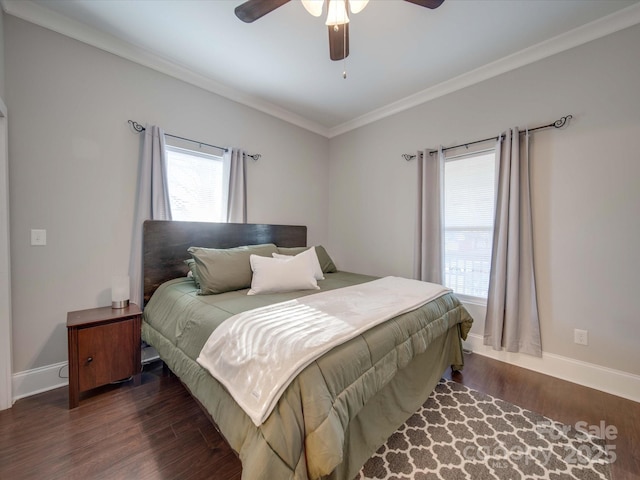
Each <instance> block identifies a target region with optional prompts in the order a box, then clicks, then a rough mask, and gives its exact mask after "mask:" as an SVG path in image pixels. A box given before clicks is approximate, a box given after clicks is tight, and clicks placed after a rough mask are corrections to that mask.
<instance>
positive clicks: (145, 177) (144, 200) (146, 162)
mask: <svg viewBox="0 0 640 480" xmlns="http://www.w3.org/2000/svg"><path fill="white" fill-rule="evenodd" d="M142 136H143V143H142V155H141V156H140V164H139V168H138V198H137V202H136V210H135V215H134V225H133V243H132V244H131V257H130V261H129V277H130V281H131V292H130V299H131V301H132V302H134V303H136V304H138V305H139V306H141V307H142V301H143V292H144V290H143V271H142V224H143V222H144V221H145V220H171V207H170V205H169V192H168V188H167V165H166V161H167V160H166V150H165V139H164V131H163V130H162V129H161V128H159V127H156V126H147V127H146V129H145V131H144V132H143V133H142Z"/></svg>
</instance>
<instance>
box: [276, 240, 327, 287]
mask: <svg viewBox="0 0 640 480" xmlns="http://www.w3.org/2000/svg"><path fill="white" fill-rule="evenodd" d="M271 255H272V256H273V258H279V259H281V260H288V259H291V258H294V256H293V255H282V254H281V253H275V252H274V253H272V254H271ZM296 257H305V258H307V259H308V260H307V261H308V262H309V264H310V265H311V268H313V276H314V277H316V280H324V275H323V274H322V267H321V266H320V261H319V260H318V254H317V253H316V247H311V248H309V249H308V250H305V251H304V252H301V253H299V254H298V255H296Z"/></svg>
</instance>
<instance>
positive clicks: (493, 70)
mask: <svg viewBox="0 0 640 480" xmlns="http://www.w3.org/2000/svg"><path fill="white" fill-rule="evenodd" d="M638 23H640V3H636V4H634V5H631V6H629V7H626V8H623V9H622V10H619V11H617V12H615V13H612V14H610V15H607V16H606V17H602V18H600V19H598V20H594V21H593V22H590V23H587V24H585V25H582V26H581V27H578V28H575V29H573V30H570V31H568V32H565V33H563V34H561V35H558V36H556V37H552V38H550V39H548V40H545V41H543V42H540V43H538V44H536V45H533V46H531V47H528V48H525V49H524V50H520V51H518V52H516V53H513V54H511V55H508V56H506V57H503V58H501V59H499V60H496V61H495V62H491V63H488V64H486V65H483V66H482V67H479V68H476V69H475V70H471V71H470V72H467V73H463V74H462V75H458V76H457V77H454V78H452V79H450V80H446V81H444V82H442V83H439V84H437V85H434V86H433V87H429V88H427V89H425V90H422V91H421V92H418V93H416V94H414V95H410V96H408V97H405V98H403V99H401V100H398V101H397V102H393V103H390V104H389V105H385V106H384V107H381V108H378V109H375V110H372V111H371V112H369V113H366V114H364V115H361V116H360V117H358V118H354V119H353V120H350V121H348V122H345V123H343V124H341V125H338V126H336V127H333V128H330V129H329V138H333V137H336V136H338V135H342V134H343V133H347V132H349V131H351V130H355V129H356V128H359V127H362V126H364V125H367V124H369V123H373V122H376V121H378V120H381V119H383V118H386V117H389V116H391V115H395V114H396V113H400V112H403V111H405V110H408V109H410V108H413V107H416V106H418V105H421V104H423V103H425V102H428V101H430V100H433V99H435V98H438V97H442V96H444V95H447V94H449V93H452V92H455V91H457V90H461V89H463V88H466V87H469V86H471V85H474V84H476V83H480V82H482V81H484V80H488V79H490V78H493V77H496V76H498V75H501V74H503V73H506V72H509V71H511V70H515V69H517V68H520V67H523V66H525V65H528V64H530V63H534V62H537V61H538V60H542V59H544V58H547V57H550V56H552V55H555V54H557V53H560V52H564V51H565V50H569V49H571V48H574V47H577V46H579V45H582V44H585V43H587V42H590V41H592V40H596V39H598V38H601V37H604V36H606V35H610V34H612V33H615V32H617V31H619V30H623V29H625V28H628V27H632V26H633V25H636V24H638Z"/></svg>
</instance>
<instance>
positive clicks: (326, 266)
mask: <svg viewBox="0 0 640 480" xmlns="http://www.w3.org/2000/svg"><path fill="white" fill-rule="evenodd" d="M309 248H311V247H278V253H281V254H282V255H297V254H299V253H302V252H304V251H305V250H308V249H309ZM315 248H316V255H317V256H318V262H320V268H322V273H334V272H337V271H338V269H337V268H336V265H335V264H334V263H333V260H331V257H330V256H329V254H328V253H327V251H326V250H325V248H324V247H323V246H322V245H316V247H315Z"/></svg>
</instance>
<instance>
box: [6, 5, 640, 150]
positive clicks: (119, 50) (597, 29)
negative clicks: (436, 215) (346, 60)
mask: <svg viewBox="0 0 640 480" xmlns="http://www.w3.org/2000/svg"><path fill="white" fill-rule="evenodd" d="M0 5H2V8H3V10H4V11H5V12H6V13H8V14H9V15H13V16H15V17H18V18H21V19H23V20H26V21H28V22H31V23H34V24H36V25H39V26H41V27H44V28H47V29H49V30H53V31H54V32H57V33H60V34H62V35H65V36H67V37H70V38H73V39H75V40H78V41H81V42H83V43H86V44H88V45H91V46H94V47H96V48H99V49H101V50H104V51H106V52H109V53H112V54H114V55H117V56H119V57H122V58H125V59H127V60H130V61H132V62H135V63H138V64H140V65H143V66H145V67H148V68H151V69H153V70H156V71H158V72H161V73H164V74H166V75H169V76H172V77H174V78H177V79H179V80H182V81H184V82H187V83H190V84H192V85H195V86H197V87H200V88H202V89H204V90H207V91H209V92H211V93H215V94H216V95H220V96H222V97H225V98H228V99H229V100H233V101H235V102H238V103H240V104H243V105H246V106H248V107H251V108H254V109H256V110H258V111H260V112H263V113H266V114H268V115H271V116H273V117H276V118H279V119H280V120H284V121H285V122H288V123H291V124H293V125H296V126H298V127H300V128H303V129H305V130H309V131H311V132H313V133H316V134H318V135H321V136H324V137H327V138H333V137H336V136H338V135H342V134H344V133H347V132H349V131H351V130H355V129H357V128H360V127H362V126H365V125H368V124H370V123H373V122H376V121H378V120H381V119H383V118H386V117H389V116H391V115H395V114H397V113H400V112H403V111H405V110H408V109H410V108H413V107H416V106H418V105H421V104H423V103H425V102H428V101H430V100H433V99H435V98H438V97H442V96H444V95H447V94H449V93H452V92H455V91H457V90H461V89H463V88H466V87H469V86H471V85H474V84H476V83H479V82H482V81H484V80H488V79H490V78H493V77H496V76H498V75H501V74H503V73H506V72H509V71H511V70H515V69H517V68H520V67H523V66H525V65H528V64H530V63H533V62H536V61H538V60H542V59H544V58H546V57H550V56H552V55H555V54H557V53H560V52H563V51H565V50H569V49H571V48H573V47H577V46H579V45H582V44H584V43H587V42H590V41H592V40H596V39H598V38H601V37H604V36H606V35H609V34H612V33H615V32H617V31H619V30H623V29H625V28H628V27H631V26H633V25H636V24H638V23H640V3H636V4H634V5H631V6H629V7H626V8H623V9H622V10H619V11H617V12H615V13H612V14H610V15H607V16H606V17H603V18H601V19H598V20H595V21H593V22H590V23H587V24H585V25H582V26H581V27H578V28H575V29H573V30H571V31H569V32H566V33H563V34H561V35H558V36H556V37H553V38H550V39H548V40H545V41H543V42H541V43H538V44H537V45H533V46H531V47H528V48H525V49H524V50H521V51H519V52H516V53H514V54H511V55H508V56H507V57H504V58H501V59H499V60H496V61H495V62H492V63H489V64H487V65H484V66H482V67H479V68H476V69H475V70H472V71H470V72H467V73H464V74H462V75H459V76H457V77H454V78H452V79H450V80H447V81H445V82H442V83H440V84H438V85H435V86H433V87H429V88H427V89H425V90H422V91H420V92H418V93H416V94H414V95H410V96H408V97H405V98H403V99H401V100H398V101H397V102H393V103H390V104H388V105H385V106H383V107H380V108H377V109H375V110H372V111H370V112H368V113H366V114H364V115H361V116H359V117H357V118H354V119H353V120H349V121H347V122H345V123H342V124H340V125H338V126H335V127H326V126H324V125H321V124H319V123H317V122H314V121H312V120H309V119H308V118H305V117H303V116H301V115H298V114H295V113H293V112H290V111H289V110H286V109H284V108H282V107H279V106H277V105H275V104H272V103H270V102H266V101H264V100H262V99H260V98H258V97H254V96H251V95H247V94H246V93H243V92H241V91H239V90H236V89H233V88H231V87H229V86H227V85H223V84H221V83H218V82H216V81H214V80H212V79H210V78H207V77H205V76H204V75H200V74H198V73H195V72H193V71H192V70H189V69H188V68H186V67H184V66H181V65H179V64H178V63H176V62H172V61H169V60H166V59H164V58H162V57H160V56H158V55H155V54H153V53H151V52H149V51H147V50H145V49H143V48H140V47H137V46H135V45H132V44H130V43H127V42H124V41H122V40H120V39H118V38H116V37H114V36H112V35H109V34H105V33H103V32H100V31H98V30H96V29H94V28H91V27H88V26H86V25H84V24H82V23H80V22H77V21H75V20H72V19H69V18H67V17H65V16H63V15H60V14H58V13H57V12H54V11H52V10H49V9H47V8H45V7H42V6H40V5H38V4H36V3H33V2H31V1H30V0H0Z"/></svg>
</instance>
